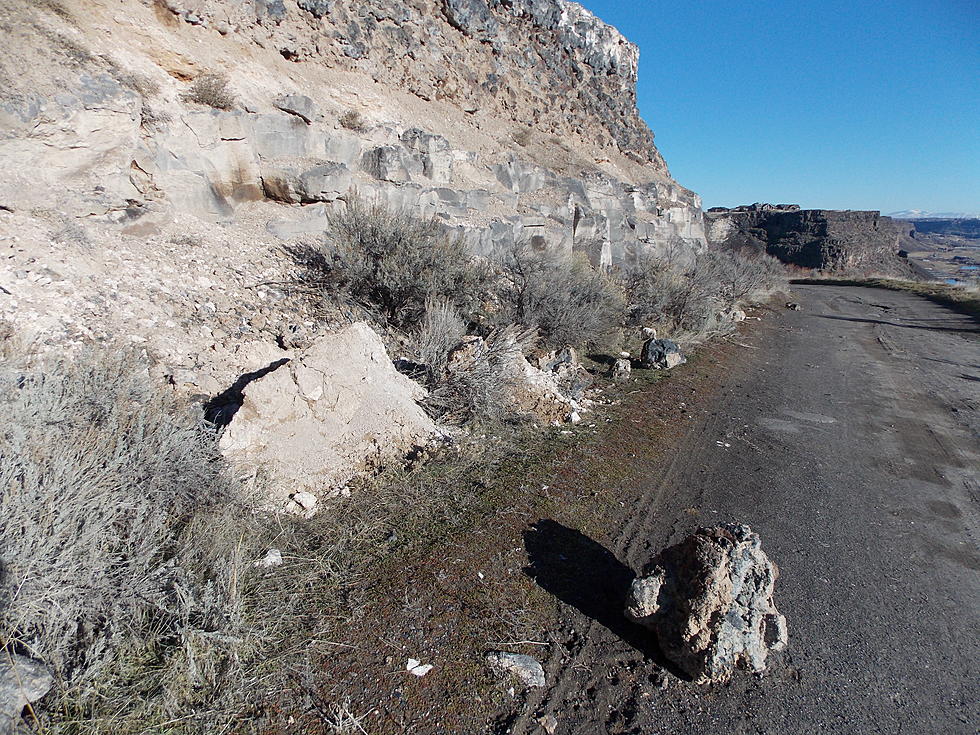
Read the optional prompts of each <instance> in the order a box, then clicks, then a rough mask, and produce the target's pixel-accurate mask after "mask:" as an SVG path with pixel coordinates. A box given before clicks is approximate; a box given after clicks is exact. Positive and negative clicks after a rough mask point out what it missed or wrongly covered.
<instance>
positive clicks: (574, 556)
mask: <svg viewBox="0 0 980 735" xmlns="http://www.w3.org/2000/svg"><path fill="white" fill-rule="evenodd" d="M524 546H525V548H526V549H527V555H528V560H529V562H530V563H529V565H528V566H527V567H526V568H525V570H524V571H525V572H526V573H527V575H528V576H529V577H531V578H532V579H533V580H534V581H535V582H537V584H538V586H539V587H541V588H542V589H543V590H545V591H546V592H548V593H550V594H552V595H554V596H555V597H557V598H558V599H559V600H561V601H562V602H564V603H566V604H568V605H571V606H572V607H574V608H575V609H577V610H578V611H579V612H581V613H582V614H583V615H585V616H586V617H588V618H590V619H592V620H595V621H596V622H597V623H599V624H600V625H602V626H604V627H605V628H607V629H608V630H609V631H610V632H612V633H613V634H614V635H616V636H618V637H619V638H620V639H622V640H623V641H624V642H626V643H627V644H629V645H630V646H632V647H633V648H635V649H636V650H637V651H639V652H640V653H642V654H643V655H644V656H645V657H646V658H648V659H650V660H652V661H653V662H654V663H656V664H657V665H658V666H661V667H662V668H664V669H667V670H668V671H670V672H671V673H672V674H674V675H676V676H678V677H680V678H682V679H688V678H689V677H688V676H686V675H685V674H684V673H683V672H681V671H680V670H678V669H677V668H676V667H675V666H674V665H673V664H671V663H670V662H669V661H668V660H667V659H666V657H665V656H664V655H663V652H662V651H661V650H660V647H659V646H658V645H657V640H656V637H655V636H654V635H653V633H652V632H651V631H649V630H647V629H646V628H643V627H641V626H639V625H636V624H635V623H633V622H632V621H630V620H628V619H627V618H626V617H625V615H624V614H623V609H624V607H625V602H626V595H627V593H628V592H629V588H630V584H632V582H633V579H634V577H635V575H634V574H633V571H632V570H631V569H630V568H629V567H627V566H626V565H625V564H623V563H622V562H620V561H619V559H617V558H616V556H615V555H614V554H613V553H612V552H611V551H609V550H608V549H606V548H605V547H604V546H603V545H602V544H600V543H598V542H597V541H594V540H592V539H591V538H589V537H588V536H586V535H585V534H584V533H582V532H581V531H576V530H575V529H573V528H568V527H567V526H563V525H562V524H560V523H558V522H557V521H552V520H548V519H545V520H541V521H538V522H537V523H535V524H534V525H533V526H531V527H530V528H529V529H528V530H527V531H525V532H524Z"/></svg>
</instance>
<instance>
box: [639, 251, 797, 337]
mask: <svg viewBox="0 0 980 735" xmlns="http://www.w3.org/2000/svg"><path fill="white" fill-rule="evenodd" d="M621 279H622V283H623V287H624V290H625V292H626V299H627V317H628V321H629V323H630V324H632V325H643V326H659V327H661V328H662V329H663V331H664V332H665V333H667V334H685V335H688V336H690V337H692V338H695V339H696V338H701V337H705V336H709V335H710V334H712V333H713V332H718V331H723V330H724V329H727V328H730V327H731V321H730V320H725V319H723V318H722V315H723V313H724V312H725V311H726V310H730V309H732V308H734V307H735V306H737V305H738V304H740V303H745V304H748V303H755V302H759V301H761V300H764V299H766V298H768V296H769V295H771V294H772V293H774V292H776V291H779V290H785V284H786V276H785V273H784V269H783V268H782V266H781V265H780V263H779V262H778V261H777V260H776V259H775V258H771V257H769V256H767V255H762V254H759V255H752V254H742V253H738V252H735V251H714V250H709V251H705V252H702V253H697V254H691V255H690V256H689V257H686V258H683V257H676V256H675V257H666V256H663V255H658V254H656V253H645V254H642V255H640V256H639V257H638V258H637V259H636V261H635V263H633V264H632V265H631V266H629V267H628V268H625V269H624V270H623V272H622V275H621Z"/></svg>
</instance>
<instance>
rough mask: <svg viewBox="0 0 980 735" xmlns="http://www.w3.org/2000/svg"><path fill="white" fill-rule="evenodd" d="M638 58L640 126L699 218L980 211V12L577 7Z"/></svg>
mask: <svg viewBox="0 0 980 735" xmlns="http://www.w3.org/2000/svg"><path fill="white" fill-rule="evenodd" d="M580 1H581V2H582V4H583V5H585V7H587V8H588V9H589V10H591V11H592V12H594V13H595V14H596V15H598V16H599V17H600V18H602V19H603V20H605V21H606V22H608V23H611V24H612V25H615V26H616V27H617V28H619V30H620V31H622V32H623V34H624V35H625V36H626V37H627V38H629V39H630V40H631V41H633V42H634V43H636V44H638V45H639V46H640V83H639V90H638V92H639V104H640V113H641V114H642V115H643V118H644V119H645V120H646V121H647V123H648V124H649V125H650V127H651V128H652V129H653V131H654V133H655V134H656V143H657V147H658V148H659V149H660V151H661V153H663V155H664V157H665V158H666V160H667V165H668V166H669V167H670V170H671V173H672V174H673V176H674V178H676V179H677V180H678V181H679V182H680V183H681V184H683V185H684V186H687V187H688V188H691V189H693V190H694V191H696V192H698V193H699V194H701V195H702V197H703V199H704V205H705V207H712V206H734V205H737V204H750V203H752V202H756V201H768V202H773V203H778V202H784V203H797V204H801V205H803V206H804V207H814V208H828V209H880V210H882V211H885V212H890V211H895V210H901V209H913V208H915V209H926V210H931V211H968V212H976V211H980V5H978V4H977V3H976V0H936V1H928V0H894V1H893V2H881V1H880V0H855V1H854V2H849V3H844V2H823V3H818V2H775V1H773V0H759V2H755V3H751V4H750V3H744V2H740V3H734V2H721V1H720V0H704V1H703V2H698V1H697V0H688V1H687V2H662V1H659V0H658V1H649V0H633V1H623V0H580Z"/></svg>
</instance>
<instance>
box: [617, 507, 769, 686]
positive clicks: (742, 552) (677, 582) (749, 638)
mask: <svg viewBox="0 0 980 735" xmlns="http://www.w3.org/2000/svg"><path fill="white" fill-rule="evenodd" d="M778 576H779V570H778V568H777V567H776V565H775V564H773V563H772V562H771V561H770V560H769V557H767V556H766V554H765V553H764V552H763V551H762V542H761V541H760V539H759V536H758V534H756V533H753V532H752V529H751V528H749V527H748V526H745V525H736V524H726V525H723V526H717V527H715V528H702V529H700V530H698V531H697V532H696V533H694V534H692V535H691V536H688V537H687V538H686V539H684V541H682V542H681V543H679V544H677V545H676V546H671V547H670V548H668V549H665V550H664V551H662V552H661V553H660V554H659V555H658V556H657V557H656V558H655V559H654V560H653V561H652V562H651V564H650V567H649V571H648V572H647V573H646V574H645V575H644V576H641V577H638V578H637V579H635V580H634V581H633V585H632V588H631V589H630V593H629V596H628V598H627V601H626V616H627V617H629V618H630V619H632V620H634V621H636V622H637V623H639V624H641V625H643V626H646V627H648V628H650V629H651V630H652V631H654V633H655V634H656V636H657V639H658V641H659V643H660V647H661V649H662V650H663V652H664V654H665V655H666V656H667V657H668V658H669V659H670V660H671V661H672V662H674V663H675V664H677V666H679V667H680V668H681V669H682V670H683V671H684V672H685V673H687V674H688V675H690V676H691V677H692V678H693V679H694V680H695V681H697V682H711V681H715V682H717V681H727V680H728V679H730V678H731V677H732V675H733V674H734V672H735V669H736V667H738V666H744V667H746V668H748V669H750V670H751V671H754V672H762V671H764V670H765V669H766V661H767V657H768V654H769V652H770V651H779V650H782V649H783V648H784V647H785V646H786V641H787V634H786V619H785V618H784V617H783V616H782V615H781V614H780V613H779V611H778V610H777V609H776V606H775V603H774V602H773V589H774V587H775V584H776V578H777V577H778Z"/></svg>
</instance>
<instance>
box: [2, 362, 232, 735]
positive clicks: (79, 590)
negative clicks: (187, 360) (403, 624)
mask: <svg viewBox="0 0 980 735" xmlns="http://www.w3.org/2000/svg"><path fill="white" fill-rule="evenodd" d="M0 401H2V403H3V406H2V411H3V415H4V421H3V422H0V487H2V488H3V494H2V495H0V537H2V538H3V539H4V544H3V546H2V548H0V569H2V582H0V584H2V588H3V593H2V594H3V598H4V600H5V603H4V605H3V607H2V609H0V639H2V641H0V642H2V646H3V647H4V648H6V649H8V650H12V651H16V652H19V653H25V654H27V655H30V656H32V657H34V658H38V659H40V660H42V661H43V662H44V663H45V665H47V666H48V667H49V668H51V669H52V671H53V672H54V673H55V675H56V681H57V689H56V693H55V694H54V695H53V696H54V697H55V698H56V699H58V700H60V701H59V702H58V704H57V706H55V707H53V709H52V710H51V711H52V712H56V713H58V715H57V716H56V717H55V719H58V718H59V717H61V718H64V717H67V718H69V719H78V720H81V721H87V722H89V723H91V727H90V729H89V731H91V732H125V731H127V727H126V726H125V725H124V721H126V720H127V719H130V718H135V722H138V721H139V720H140V719H142V718H144V717H149V718H151V719H152V718H153V717H168V718H169V717H176V718H180V717H184V716H192V715H193V713H194V712H195V710H196V709H197V708H199V707H208V708H210V707H212V706H213V705H212V703H210V702H208V700H209V699H212V698H214V697H216V696H217V694H216V692H217V691H219V690H220V689H221V688H222V687H223V685H224V681H225V680H226V678H227V677H228V676H230V675H233V674H234V673H235V671H236V663H235V662H236V661H237V656H238V653H239V652H240V644H241V639H240V638H239V637H238V634H237V623H238V610H239V605H240V588H239V566H240V561H241V560H240V551H241V542H242V537H243V534H244V529H242V524H241V518H242V515H243V514H242V512H241V500H240V498H239V496H238V494H237V491H236V488H235V485H234V484H233V483H232V481H231V480H230V479H229V478H228V476H227V475H226V473H225V471H224V469H223V466H222V463H221V459H220V455H219V454H218V451H217V447H216V444H215V440H214V439H215V438H214V436H213V434H211V433H210V432H208V431H207V430H206V429H205V428H204V427H203V426H202V424H201V422H200V420H199V417H197V416H196V415H195V414H194V413H192V412H190V411H189V410H188V409H186V408H184V407H182V406H180V405H178V404H177V403H176V401H174V400H173V399H172V398H171V397H170V396H169V395H167V394H166V393H163V392H161V391H159V390H157V389H156V387H155V385H154V384H153V382H152V381H151V379H150V376H149V374H148V371H147V365H146V363H145V362H143V361H142V360H141V359H140V358H139V357H137V356H135V355H133V354H129V353H121V354H114V353H105V352H98V351H86V352H82V353H80V354H78V355H75V356H74V359H63V360H58V361H50V360H40V361H39V362H38V363H37V364H36V365H28V364H26V363H24V362H18V361H5V362H4V363H2V365H0ZM236 527H237V530H236ZM110 720H111V722H110ZM131 724H132V723H131Z"/></svg>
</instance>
